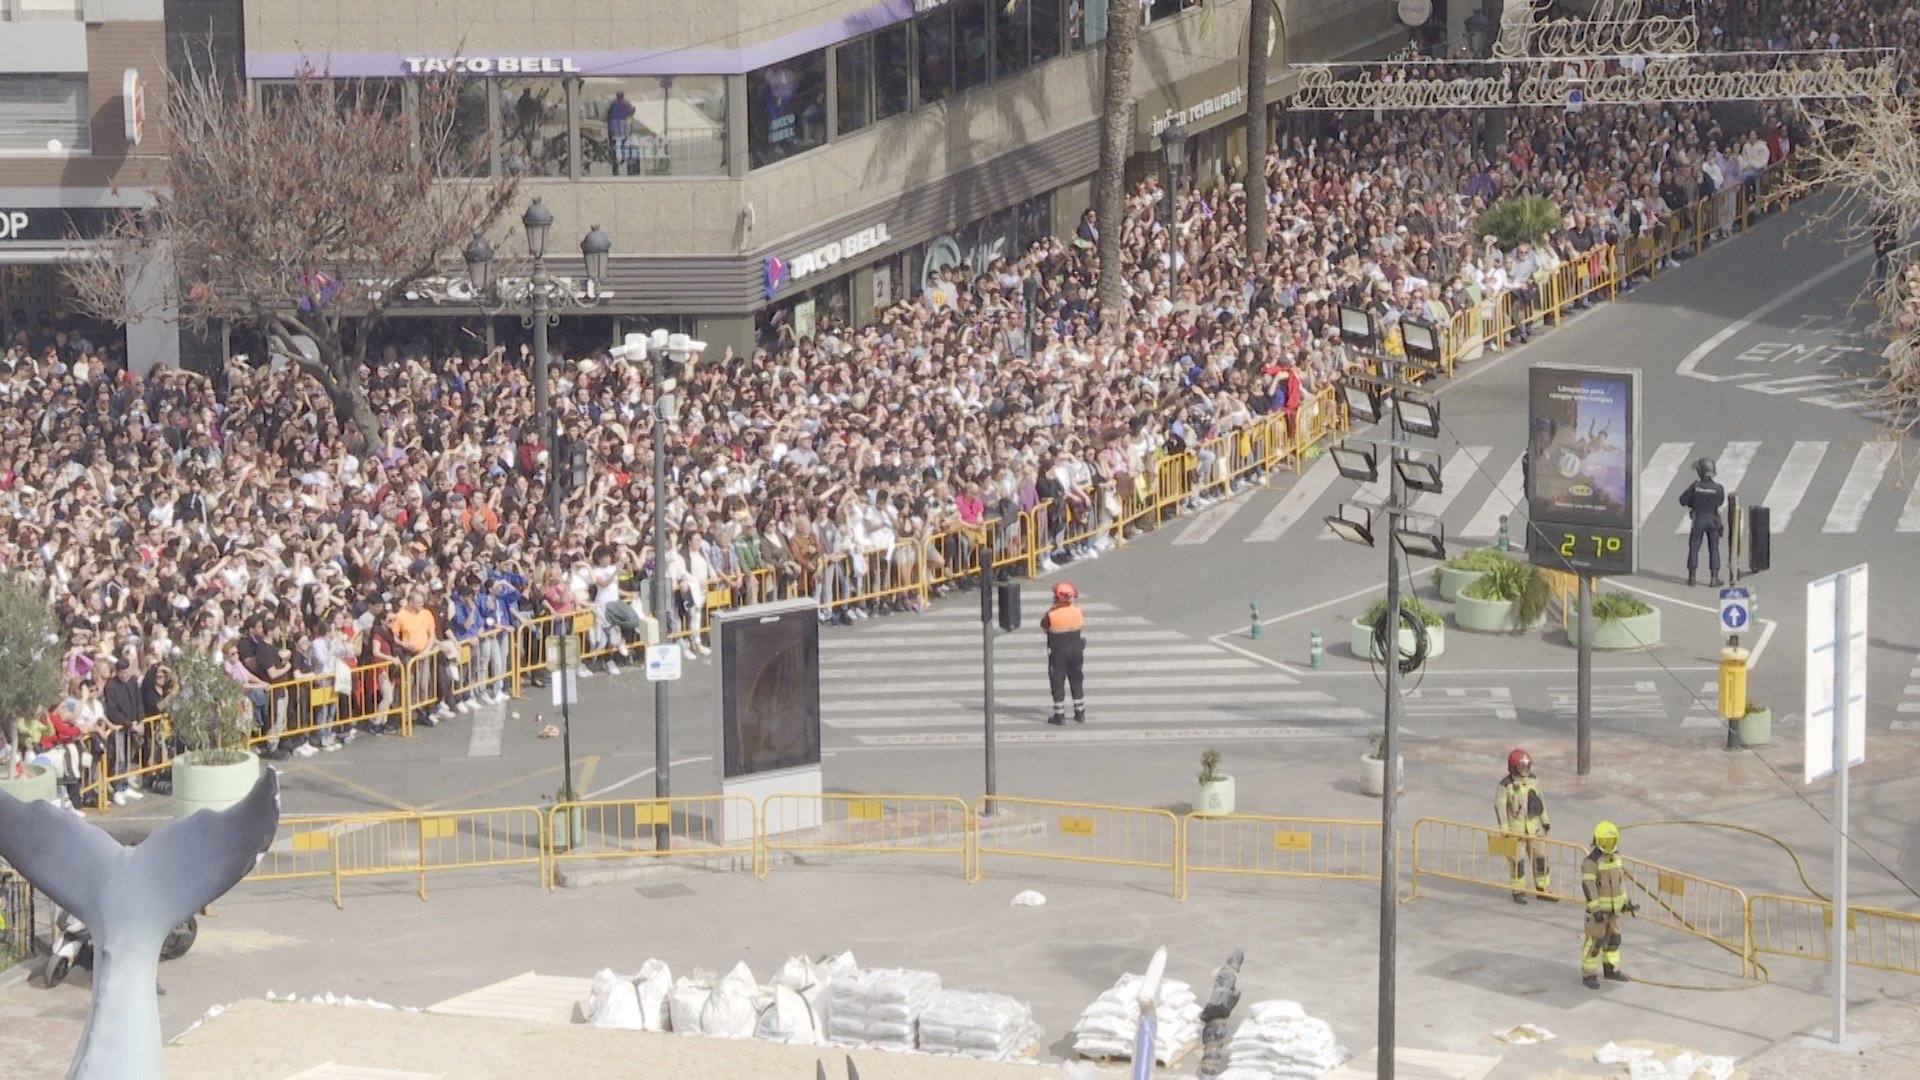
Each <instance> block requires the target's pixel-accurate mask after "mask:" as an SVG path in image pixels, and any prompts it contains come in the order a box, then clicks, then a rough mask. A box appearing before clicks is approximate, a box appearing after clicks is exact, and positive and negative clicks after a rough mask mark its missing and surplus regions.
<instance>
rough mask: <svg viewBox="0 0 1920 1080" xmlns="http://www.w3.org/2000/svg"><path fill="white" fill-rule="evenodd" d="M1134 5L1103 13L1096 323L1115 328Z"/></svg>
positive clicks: (1121, 295)
mask: <svg viewBox="0 0 1920 1080" xmlns="http://www.w3.org/2000/svg"><path fill="white" fill-rule="evenodd" d="M1140 17H1141V13H1140V10H1139V8H1138V6H1137V5H1135V4H1132V3H1127V2H1118V3H1113V4H1110V5H1109V6H1108V9H1107V57H1106V60H1107V65H1106V66H1107V70H1106V79H1105V83H1106V85H1105V88H1104V90H1103V93H1102V96H1101V101H1100V173H1099V175H1097V176H1095V177H1094V181H1093V184H1094V192H1093V205H1094V209H1095V210H1096V211H1098V212H1099V215H1100V246H1099V249H1098V250H1099V256H1100V288H1099V294H1098V299H1099V301H1100V317H1101V319H1102V321H1103V323H1105V324H1106V325H1117V324H1118V322H1119V320H1120V318H1121V314H1122V312H1123V311H1124V310H1125V308H1126V303H1127V292H1126V270H1125V268H1123V267H1122V266H1121V265H1120V231H1121V230H1120V226H1121V222H1123V221H1124V220H1125V219H1126V212H1127V208H1126V194H1127V193H1126V182H1127V175H1126V173H1127V152H1128V151H1129V150H1130V149H1132V146H1133V43H1134V40H1135V39H1136V38H1137V37H1138V35H1139V32H1140Z"/></svg>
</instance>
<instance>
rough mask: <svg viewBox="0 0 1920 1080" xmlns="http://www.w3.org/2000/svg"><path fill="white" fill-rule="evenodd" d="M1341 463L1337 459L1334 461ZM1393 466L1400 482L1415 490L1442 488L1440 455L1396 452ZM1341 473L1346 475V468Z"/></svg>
mask: <svg viewBox="0 0 1920 1080" xmlns="http://www.w3.org/2000/svg"><path fill="white" fill-rule="evenodd" d="M1334 463H1335V464H1336V465H1337V464H1339V462H1338V460H1337V459H1336V460H1335V462H1334ZM1393 467H1394V470H1395V471H1396V472H1398V473H1399V474H1400V483H1401V484H1402V485H1404V486H1406V487H1408V488H1411V489H1413V490H1414V491H1433V492H1437V491H1439V490H1440V455H1438V454H1427V453H1421V452H1418V451H1413V450H1408V451H1404V452H1402V453H1400V454H1396V455H1395V456H1394V459H1393ZM1341 475H1343V476H1344V475H1346V473H1345V472H1344V470H1343V471H1342V473H1341Z"/></svg>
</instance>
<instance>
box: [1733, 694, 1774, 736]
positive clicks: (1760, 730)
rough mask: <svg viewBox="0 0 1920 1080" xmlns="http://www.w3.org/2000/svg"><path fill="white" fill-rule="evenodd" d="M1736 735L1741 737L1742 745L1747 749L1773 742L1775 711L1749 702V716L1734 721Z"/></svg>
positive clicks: (1757, 703)
mask: <svg viewBox="0 0 1920 1080" xmlns="http://www.w3.org/2000/svg"><path fill="white" fill-rule="evenodd" d="M1734 734H1736V735H1738V736H1739V737H1740V745H1742V746H1747V747H1757V746H1765V745H1767V744H1768V743H1769V742H1772V741H1773V710H1772V709H1769V708H1767V707H1766V706H1765V705H1762V704H1760V703H1759V702H1756V701H1752V700H1749V701H1748V702H1747V714H1746V715H1745V716H1742V717H1741V718H1740V719H1738V720H1736V721H1734Z"/></svg>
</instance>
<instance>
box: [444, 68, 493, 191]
mask: <svg viewBox="0 0 1920 1080" xmlns="http://www.w3.org/2000/svg"><path fill="white" fill-rule="evenodd" d="M491 105H492V98H491V96H490V95H489V94H488V92H487V83H486V81H485V80H484V79H469V80H467V81H466V82H465V83H463V84H461V87H460V98H459V100H458V101H456V102H455V103H454V106H453V123H452V125H451V126H450V127H449V128H448V129H447V131H446V134H445V136H444V137H443V141H442V142H441V143H440V145H439V150H438V153H439V157H440V161H439V171H440V174H441V175H442V176H486V175H488V174H489V173H491V172H493V140H492V137H491V136H490V134H489V132H490V130H491V116H490V108H491ZM435 137H436V138H441V137H440V136H438V135H436V136H435Z"/></svg>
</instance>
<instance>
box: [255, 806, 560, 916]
mask: <svg viewBox="0 0 1920 1080" xmlns="http://www.w3.org/2000/svg"><path fill="white" fill-rule="evenodd" d="M546 852H547V846H546V837H545V834H544V832H543V831H542V828H541V820H540V812H539V811H538V810H536V809H534V808H532V807H522V806H516V807H499V808H492V809H483V810H445V811H434V812H429V813H382V814H346V815H334V816H306V817H288V818H281V819H280V826H279V829H278V831H277V832H276V834H275V836H274V840H273V843H272V845H270V846H269V847H268V848H267V851H266V853H265V854H264V855H262V856H261V858H260V862H259V863H258V864H257V865H256V866H255V867H254V869H253V872H252V873H250V874H248V875H247V878H246V880H248V881H254V882H261V881H301V880H311V879H317V878H326V879H329V880H331V881H332V883H333V904H334V906H335V907H344V906H345V897H344V895H343V890H342V886H343V884H344V882H346V880H347V879H349V878H364V877H388V876H394V875H400V874H405V875H408V876H410V877H413V878H415V879H416V881H415V886H414V888H415V891H416V892H417V893H418V894H419V896H420V899H422V900H425V899H426V898H427V876H428V875H429V874H430V873H433V872H436V871H451V870H477V869H484V868H489V867H508V866H534V867H539V868H541V869H540V871H539V873H540V875H541V878H540V880H544V876H545V870H544V868H545V866H546V863H547V856H546Z"/></svg>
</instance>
